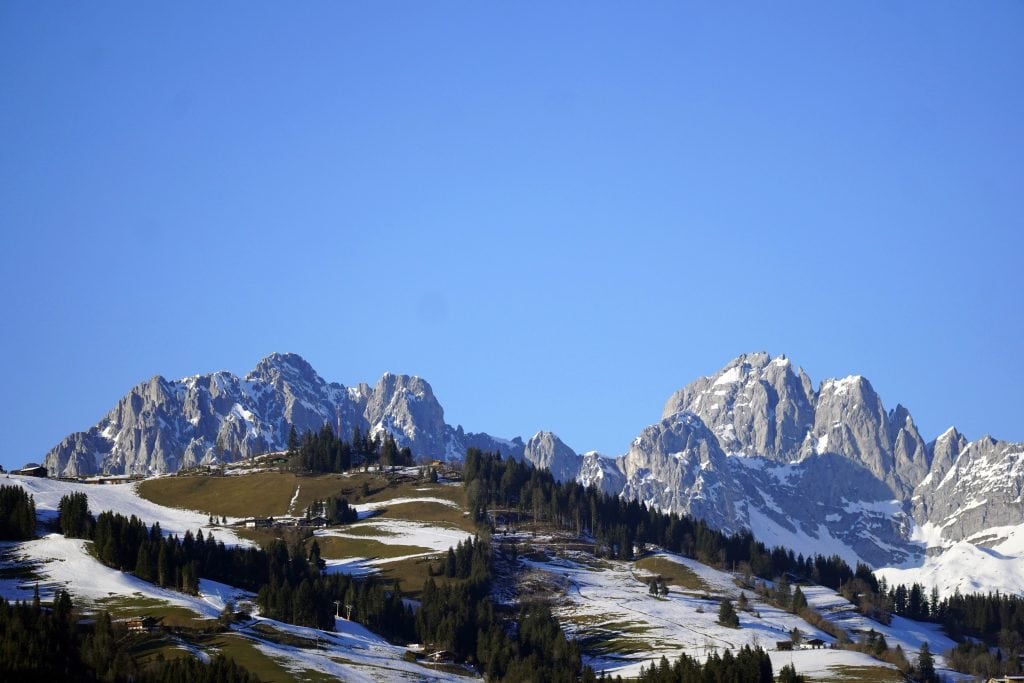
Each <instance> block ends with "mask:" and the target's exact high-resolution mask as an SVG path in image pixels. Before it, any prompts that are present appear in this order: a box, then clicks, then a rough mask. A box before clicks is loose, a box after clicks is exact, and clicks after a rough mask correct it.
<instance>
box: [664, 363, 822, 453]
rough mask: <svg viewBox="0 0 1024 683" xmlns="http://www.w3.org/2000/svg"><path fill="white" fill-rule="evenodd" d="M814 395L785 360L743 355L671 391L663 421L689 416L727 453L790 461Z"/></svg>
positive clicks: (802, 375) (807, 426)
mask: <svg viewBox="0 0 1024 683" xmlns="http://www.w3.org/2000/svg"><path fill="white" fill-rule="evenodd" d="M813 404H814V391H813V389H812V387H811V381H810V379H809V378H808V377H807V375H806V374H805V373H804V371H803V370H802V369H801V370H798V371H794V369H793V365H792V363H790V361H789V360H788V359H787V358H786V357H785V356H780V357H779V358H776V359H774V360H773V359H772V358H771V357H770V356H769V355H768V354H766V353H754V354H745V355H742V356H740V357H739V358H736V359H735V360H734V361H732V362H731V363H729V364H728V365H726V366H725V367H724V368H722V369H721V370H720V371H718V372H717V373H715V374H714V375H712V376H711V377H702V378H700V379H698V380H697V381H695V382H692V383H691V384H689V385H687V386H686V387H684V388H683V389H680V390H679V391H677V392H676V393H674V394H673V395H672V396H671V397H670V398H669V400H668V401H667V402H666V403H665V409H664V411H663V412H662V415H661V416H662V418H663V419H664V418H667V417H669V416H671V415H673V414H675V413H678V412H681V411H689V412H691V413H694V414H695V415H697V416H698V417H700V419H701V420H702V421H703V422H704V424H706V425H707V426H708V427H709V428H710V429H711V431H712V432H714V434H715V436H716V437H717V438H718V441H719V443H720V444H721V446H722V448H723V449H724V450H725V451H726V452H728V453H742V454H744V455H760V456H763V457H766V458H772V459H777V460H790V459H793V458H795V456H796V454H797V452H798V451H799V449H800V445H801V443H802V442H803V440H804V437H805V435H806V433H807V431H808V430H809V429H810V428H811V426H812V425H813V424H814V407H813Z"/></svg>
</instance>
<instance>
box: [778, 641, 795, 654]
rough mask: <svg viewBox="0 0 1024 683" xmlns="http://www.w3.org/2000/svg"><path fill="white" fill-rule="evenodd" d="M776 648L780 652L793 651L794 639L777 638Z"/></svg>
mask: <svg viewBox="0 0 1024 683" xmlns="http://www.w3.org/2000/svg"><path fill="white" fill-rule="evenodd" d="M775 649H776V650H779V651H780V652H792V651H793V641H792V640H776V641H775Z"/></svg>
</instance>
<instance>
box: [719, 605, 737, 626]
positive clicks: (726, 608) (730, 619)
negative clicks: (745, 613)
mask: <svg viewBox="0 0 1024 683" xmlns="http://www.w3.org/2000/svg"><path fill="white" fill-rule="evenodd" d="M718 623H719V624H721V625H722V626H728V627H729V628H739V627H740V618H739V617H738V616H737V615H736V610H735V609H733V606H732V601H731V600H729V598H722V602H721V603H719V605H718Z"/></svg>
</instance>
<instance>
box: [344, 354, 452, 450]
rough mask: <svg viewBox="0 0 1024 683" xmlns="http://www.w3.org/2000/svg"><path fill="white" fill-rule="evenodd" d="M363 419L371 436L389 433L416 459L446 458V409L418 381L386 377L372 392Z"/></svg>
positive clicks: (415, 379) (428, 388)
mask: <svg viewBox="0 0 1024 683" xmlns="http://www.w3.org/2000/svg"><path fill="white" fill-rule="evenodd" d="M364 416H365V417H366V420H367V422H369V424H370V433H371V434H378V433H383V432H389V433H391V434H393V435H394V436H395V440H396V441H397V442H398V445H399V446H408V447H409V448H411V449H412V452H413V453H415V454H417V455H420V454H423V455H424V456H430V457H444V455H445V454H446V452H447V450H448V434H447V432H448V425H447V424H446V423H445V421H444V409H442V408H441V404H440V403H438V402H437V399H436V398H435V397H434V391H433V389H431V388H430V385H429V384H427V382H426V381H425V380H422V379H420V378H419V377H410V376H408V375H392V374H391V373H386V374H385V375H384V376H383V377H381V378H380V381H379V382H377V386H376V387H374V389H373V391H372V392H371V394H370V397H369V400H368V401H367V403H366V410H365V412H364Z"/></svg>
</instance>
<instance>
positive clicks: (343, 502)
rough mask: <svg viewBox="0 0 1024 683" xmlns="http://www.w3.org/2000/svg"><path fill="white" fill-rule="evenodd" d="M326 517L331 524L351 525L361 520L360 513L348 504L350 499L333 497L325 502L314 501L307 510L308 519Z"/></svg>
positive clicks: (325, 499)
mask: <svg viewBox="0 0 1024 683" xmlns="http://www.w3.org/2000/svg"><path fill="white" fill-rule="evenodd" d="M317 516H320V517H324V518H325V519H326V520H327V521H328V523H330V524H351V523H352V522H355V521H356V520H358V519H359V513H358V512H357V511H356V509H355V508H354V507H352V506H351V505H349V504H348V499H346V498H342V497H340V496H331V497H329V498H324V499H323V500H314V501H313V502H312V503H310V504H309V507H307V508H306V519H312V518H313V517H317Z"/></svg>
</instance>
